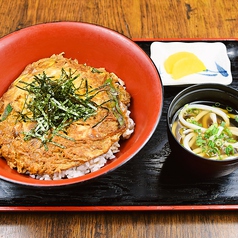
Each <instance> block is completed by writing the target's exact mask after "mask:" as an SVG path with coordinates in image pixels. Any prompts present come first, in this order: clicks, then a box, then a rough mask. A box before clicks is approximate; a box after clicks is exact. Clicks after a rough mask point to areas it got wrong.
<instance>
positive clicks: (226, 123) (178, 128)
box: [172, 103, 238, 160]
mask: <svg viewBox="0 0 238 238" xmlns="http://www.w3.org/2000/svg"><path fill="white" fill-rule="evenodd" d="M237 121H238V115H237V112H236V111H234V109H233V108H231V107H229V106H225V105H221V104H220V103H210V104H209V105H205V104H201V103H199V104H196V103H193V104H187V105H185V106H184V107H183V108H182V109H181V110H180V111H179V112H178V113H177V116H176V118H175V119H174V122H173V125H172V132H173V134H174V136H175V137H176V139H177V140H178V142H179V143H180V144H181V145H183V146H184V147H185V148H186V149H187V150H189V151H191V152H192V153H194V154H196V155H199V156H201V157H204V158H208V159H213V160H224V159H233V158H236V157H237V156H238V127H237Z"/></svg>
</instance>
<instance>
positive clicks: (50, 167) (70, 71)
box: [0, 54, 134, 180]
mask: <svg viewBox="0 0 238 238" xmlns="http://www.w3.org/2000/svg"><path fill="white" fill-rule="evenodd" d="M129 105H130V94H129V93H128V92H127V91H126V88H125V85H124V82H123V81H122V80H121V79H119V78H118V77H117V76H116V75H115V74H114V73H109V72H107V71H106V70H105V69H104V68H94V67H92V66H88V65H85V64H79V63H78V62H77V60H72V59H68V58H65V57H64V56H63V54H59V55H52V56H51V57H50V58H43V59H40V60H38V61H37V62H34V63H32V64H29V65H28V66H27V67H26V68H25V70H24V71H23V72H22V74H21V75H20V76H19V77H18V78H17V79H16V80H15V81H14V82H13V83H12V85H11V86H10V88H9V89H8V91H7V92H6V93H5V94H4V95H3V96H2V98H1V99H0V114H1V121H0V135H1V136H0V155H1V156H2V157H3V158H5V160H6V161H7V164H8V165H9V166H10V167H11V168H12V169H17V171H18V172H19V173H23V174H29V175H30V176H31V177H33V178H36V179H43V180H51V179H64V178H73V177H77V176H81V175H84V174H86V173H89V172H92V171H96V170H98V169H100V168H101V167H102V166H104V165H105V164H106V163H107V160H108V159H112V158H115V156H114V154H115V153H117V152H118V151H119V147H120V145H119V140H120V139H122V138H123V139H128V138H129V137H130V135H131V134H132V133H133V131H134V121H133V120H132V119H131V118H130V111H129V110H128V107H129Z"/></svg>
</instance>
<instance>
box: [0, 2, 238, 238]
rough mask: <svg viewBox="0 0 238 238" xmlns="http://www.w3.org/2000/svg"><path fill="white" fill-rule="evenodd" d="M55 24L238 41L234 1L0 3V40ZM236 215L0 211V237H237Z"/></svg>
mask: <svg viewBox="0 0 238 238" xmlns="http://www.w3.org/2000/svg"><path fill="white" fill-rule="evenodd" d="M54 21H80V22H90V23H94V24H98V25H102V26H105V27H109V28H111V29H114V30H116V31H118V32H120V33H122V34H124V35H126V36H128V37H130V38H133V39H137V38H147V39H149V38H191V39H192V38H202V39H204V38H236V39H237V38H238V31H237V28H238V5H237V3H236V1H235V0H215V1H214V0H200V1H197V0H186V1H185V0H169V1H168V0H160V1H158V0H134V1H128V0H120V1H114V0H101V1H93V0H87V1H79V0H67V1H62V0H44V1H40V0H15V1H0V37H2V36H4V35H6V34H8V33H10V32H13V31H16V30H19V29H21V28H24V27H27V26H30V25H34V24H38V23H43V22H54ZM237 229H238V216H237V211H232V210H230V211H224V210H223V211H214V210H213V211H156V212H155V211H151V212H149V211H146V212H1V213H0V238H1V237H4V238H5V237H9V238H11V237H14V238H18V237H115V238H116V237H191V238H194V237H196V238H197V237H203V238H204V237H209V238H212V237H217V238H219V237H229V238H233V237H237Z"/></svg>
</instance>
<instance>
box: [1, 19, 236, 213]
mask: <svg viewBox="0 0 238 238" xmlns="http://www.w3.org/2000/svg"><path fill="white" fill-rule="evenodd" d="M49 32H53V34H49ZM226 43H227V42H225V41H206V42H205V41H189V40H187V41H186V40H184V41H183V42H181V41H169V40H159V39H158V40H154V41H149V40H144V41H143V40H141V41H139V40H138V41H136V42H133V41H132V40H130V39H128V38H126V37H124V36H122V35H120V34H118V33H117V32H114V31H112V30H110V29H107V28H104V27H100V26H95V25H92V24H87V23H76V22H60V23H46V24H40V25H36V26H32V27H28V28H25V29H22V30H20V31H18V32H14V33H12V34H9V35H8V36H5V37H3V38H2V39H1V40H0V51H1V52H2V54H1V56H0V64H1V67H2V70H1V72H0V77H1V78H2V79H1V82H0V83H1V89H0V94H1V95H0V96H1V99H0V114H1V121H0V134H1V138H0V154H1V156H2V159H1V160H0V178H1V179H2V180H1V183H0V187H2V191H0V204H4V202H5V203H6V204H7V202H6V201H7V200H8V201H11V202H10V203H11V206H29V204H35V203H36V205H37V206H44V204H47V205H48V206H52V204H53V203H54V202H56V201H58V200H61V203H60V204H58V205H60V206H71V205H72V204H75V207H82V206H87V205H88V206H96V207H100V206H109V207H110V206H111V207H118V206H119V207H124V208H125V207H126V206H132V207H137V208H138V210H140V208H139V207H141V209H142V207H144V206H147V207H148V208H149V207H151V209H155V208H156V206H160V205H161V206H162V205H163V206H167V207H169V206H175V205H180V207H181V205H182V204H185V205H198V204H200V205H201V204H203V205H207V204H210V205H217V204H222V205H226V204H224V201H223V202H220V203H219V201H218V202H216V201H215V200H214V202H213V200H212V199H210V198H208V197H207V196H206V195H204V194H199V193H198V196H200V199H197V198H196V195H195V190H196V189H197V186H198V187H199V189H201V190H203V189H204V186H205V187H206V186H207V184H209V181H214V186H213V188H210V189H212V191H213V189H214V187H216V186H218V185H219V184H220V185H221V183H220V182H221V181H226V183H227V181H229V179H230V178H232V175H231V176H230V177H229V175H230V174H234V175H235V174H236V170H237V167H238V157H237V156H238V128H237V123H238V106H237V105H238V94H237V91H236V89H234V87H233V86H232V85H234V81H235V79H234V62H235V61H234V59H233V58H232V57H235V56H234V55H232V53H234V52H233V51H230V52H228V48H227V44H226ZM228 43H231V45H229V49H233V48H234V47H238V46H236V45H234V44H233V43H234V42H233V41H232V42H228ZM229 54H230V55H229ZM13 55H14V57H12V56H13ZM171 175H172V176H171ZM187 176H188V177H187ZM187 178H189V179H190V180H189V181H190V183H188V182H187ZM175 181H176V182H175ZM179 181H180V182H181V183H180V182H179ZM185 181H186V182H185ZM191 181H193V182H191ZM207 181H208V182H207ZM232 183H233V180H232V182H231V183H230V184H232ZM66 185H67V186H66ZM174 186H175V187H176V188H175V190H174V191H176V192H175V193H174V195H173V194H171V192H170V190H171V188H172V187H174ZM221 186H222V185H221ZM34 188H38V189H37V190H34ZM47 189H50V190H47ZM54 189H59V190H54ZM179 190H180V192H179ZM185 190H186V191H187V192H188V193H190V194H191V196H190V197H189V198H188V201H187V203H186V202H185V201H184V198H185V197H186V196H184V195H185V193H187V192H185ZM6 191H11V192H10V193H9V192H6ZM49 191H50V192H49ZM56 191H61V192H60V194H59V193H58V192H56ZM92 191H95V193H93V192H92ZM181 191H182V192H181ZM22 192H25V195H24V196H25V202H23V203H17V202H16V197H18V195H19V194H22ZM55 192H56V193H55ZM213 192H215V193H219V191H213ZM8 193H9V194H10V195H9V196H6V194H8ZM29 194H31V195H32V196H33V197H34V196H35V197H42V201H39V202H36V201H35V199H34V198H32V197H31V198H30V197H28V195H29ZM45 195H46V196H45ZM54 195H56V196H55V199H53V200H51V199H49V196H50V197H53V196H54ZM1 196H2V198H1ZM4 196H5V197H8V199H3V197H4ZM67 196H70V200H68V198H67ZM176 196H178V197H177V198H175V197H176ZM179 196H181V197H180V199H181V200H179ZM43 197H44V198H43ZM173 197H174V198H173ZM217 197H219V196H217ZM206 199H210V202H204V201H205V200H206ZM203 200H204V201H203ZM218 200H219V199H218ZM6 204H5V205H6ZM231 204H232V203H231ZM236 204H237V203H236V202H235V205H236ZM232 205H234V204H232ZM152 207H153V208H152ZM46 210H47V209H46ZM86 210H87V209H86Z"/></svg>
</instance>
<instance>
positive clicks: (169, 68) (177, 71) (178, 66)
mask: <svg viewBox="0 0 238 238" xmlns="http://www.w3.org/2000/svg"><path fill="white" fill-rule="evenodd" d="M164 67H165V70H166V72H167V73H168V74H171V77H172V78H173V79H180V78H182V77H184V76H187V75H190V74H194V73H198V72H202V71H204V70H206V66H205V65H204V63H203V62H202V61H201V60H200V59H199V58H198V57H197V56H196V55H195V54H193V53H190V52H177V53H175V54H173V55H170V56H169V57H168V58H167V59H166V60H165V62H164Z"/></svg>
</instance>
